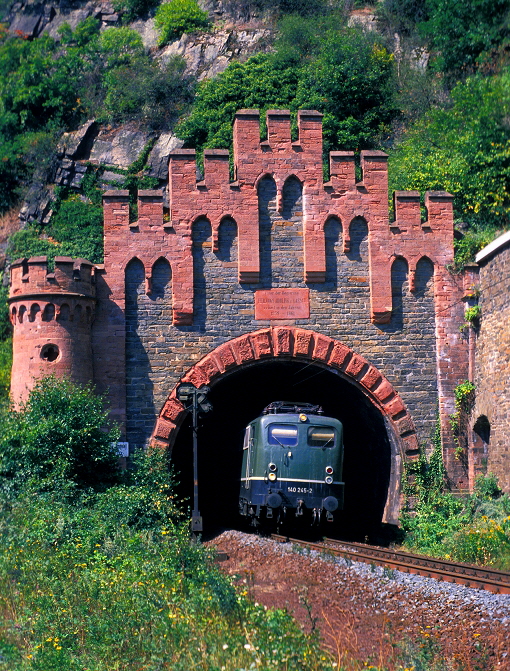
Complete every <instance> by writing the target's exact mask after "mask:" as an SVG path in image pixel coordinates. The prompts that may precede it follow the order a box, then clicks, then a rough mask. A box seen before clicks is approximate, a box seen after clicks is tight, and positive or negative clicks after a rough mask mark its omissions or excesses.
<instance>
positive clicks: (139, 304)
mask: <svg viewBox="0 0 510 671" xmlns="http://www.w3.org/2000/svg"><path fill="white" fill-rule="evenodd" d="M145 277H146V274H145V266H144V264H143V263H142V261H140V259H138V258H137V257H134V258H132V259H131V260H130V261H129V263H128V264H127V265H126V268H125V271H124V286H125V296H126V304H125V313H124V314H125V324H126V344H125V348H126V350H125V351H126V392H127V394H126V414H127V421H126V428H127V431H128V434H129V435H130V436H131V438H130V442H132V444H133V447H141V446H143V445H144V443H145V442H146V440H147V436H146V432H145V430H144V429H143V410H144V409H142V408H141V407H140V405H139V402H138V398H139V397H138V393H139V390H140V389H141V388H145V389H147V390H150V391H152V383H151V381H150V376H149V373H150V363H149V359H148V356H147V352H146V349H145V344H144V343H143V341H142V338H141V337H140V333H139V326H140V324H141V323H142V322H143V321H144V320H146V319H147V312H148V308H149V305H150V303H151V299H150V297H149V296H147V293H146V282H145Z"/></svg>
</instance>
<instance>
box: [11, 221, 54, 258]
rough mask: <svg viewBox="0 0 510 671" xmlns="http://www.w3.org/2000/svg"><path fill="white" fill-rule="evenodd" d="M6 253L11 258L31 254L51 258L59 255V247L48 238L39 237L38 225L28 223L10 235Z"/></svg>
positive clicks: (28, 256) (27, 256)
mask: <svg viewBox="0 0 510 671" xmlns="http://www.w3.org/2000/svg"><path fill="white" fill-rule="evenodd" d="M6 254H7V256H8V258H10V259H11V260H14V259H21V258H30V257H31V256H48V258H50V259H53V258H55V256H60V247H59V246H58V245H57V244H55V243H54V242H52V241H50V240H47V239H45V238H41V237H40V232H39V228H38V227H35V226H31V225H28V226H27V227H26V228H22V229H21V230H20V231H16V232H15V233H13V234H12V235H11V237H10V238H9V245H8V247H7V251H6Z"/></svg>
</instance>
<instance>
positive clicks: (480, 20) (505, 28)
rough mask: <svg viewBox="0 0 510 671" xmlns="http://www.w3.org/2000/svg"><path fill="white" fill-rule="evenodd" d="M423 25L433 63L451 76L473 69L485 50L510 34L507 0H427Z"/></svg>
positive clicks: (462, 74) (463, 73)
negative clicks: (426, 14) (466, 0)
mask: <svg viewBox="0 0 510 671" xmlns="http://www.w3.org/2000/svg"><path fill="white" fill-rule="evenodd" d="M426 7H427V9H428V13H429V16H428V20H427V21H425V22H424V23H423V24H422V25H421V30H422V33H423V34H424V35H425V36H426V37H427V38H428V40H429V47H430V49H431V51H432V52H433V54H434V56H435V58H434V66H435V67H436V68H437V69H438V70H440V71H442V72H444V73H446V74H447V75H448V77H450V78H458V77H460V76H465V75H467V74H470V73H473V72H474V71H475V70H476V67H477V64H478V63H479V61H480V59H483V54H484V53H486V52H489V51H490V50H491V49H493V48H494V47H496V46H499V45H500V44H501V43H503V42H504V41H507V40H508V38H509V36H510V23H509V19H510V4H509V2H508V0H470V1H469V2H465V1H464V0H427V2H426Z"/></svg>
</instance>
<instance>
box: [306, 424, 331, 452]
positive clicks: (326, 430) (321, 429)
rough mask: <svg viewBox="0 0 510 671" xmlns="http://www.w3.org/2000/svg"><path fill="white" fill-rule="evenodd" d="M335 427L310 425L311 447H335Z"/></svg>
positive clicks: (309, 437)
mask: <svg viewBox="0 0 510 671" xmlns="http://www.w3.org/2000/svg"><path fill="white" fill-rule="evenodd" d="M335 435H336V434H335V429H334V428H333V427H332V426H310V427H309V429H308V445H309V446H310V447H335Z"/></svg>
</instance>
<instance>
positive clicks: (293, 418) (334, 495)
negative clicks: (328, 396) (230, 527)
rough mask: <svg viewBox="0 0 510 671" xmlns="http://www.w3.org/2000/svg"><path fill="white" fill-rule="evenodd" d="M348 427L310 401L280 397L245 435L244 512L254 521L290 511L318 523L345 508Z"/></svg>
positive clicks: (241, 505)
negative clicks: (344, 435) (344, 452)
mask: <svg viewBox="0 0 510 671" xmlns="http://www.w3.org/2000/svg"><path fill="white" fill-rule="evenodd" d="M342 463H343V427H342V423H341V422H339V421H338V420H337V419H335V418H333V417H325V416H324V415H323V411H322V408H321V407H320V406H318V405H312V404H310V403H289V402H285V401H277V402H274V403H271V404H270V405H268V406H267V407H266V408H265V409H264V411H263V413H262V415H261V416H260V417H257V419H255V420H253V421H252V422H250V423H249V424H248V426H247V427H246V430H245V433H244V443H243V463H242V470H241V491H240V495H239V512H240V513H241V515H243V516H244V517H247V518H250V519H251V521H252V524H253V525H257V523H259V522H262V521H263V520H264V519H272V518H274V517H276V518H277V519H278V520H280V521H281V520H283V518H284V517H285V516H286V515H289V513H291V514H294V515H295V516H296V517H298V518H299V517H301V516H304V517H308V518H309V519H310V521H311V522H312V523H314V522H315V523H319V522H320V520H321V517H322V515H323V514H325V516H326V519H327V520H328V521H333V519H334V513H335V512H336V511H339V510H341V509H342V508H343V499H344V483H343V482H342Z"/></svg>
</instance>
